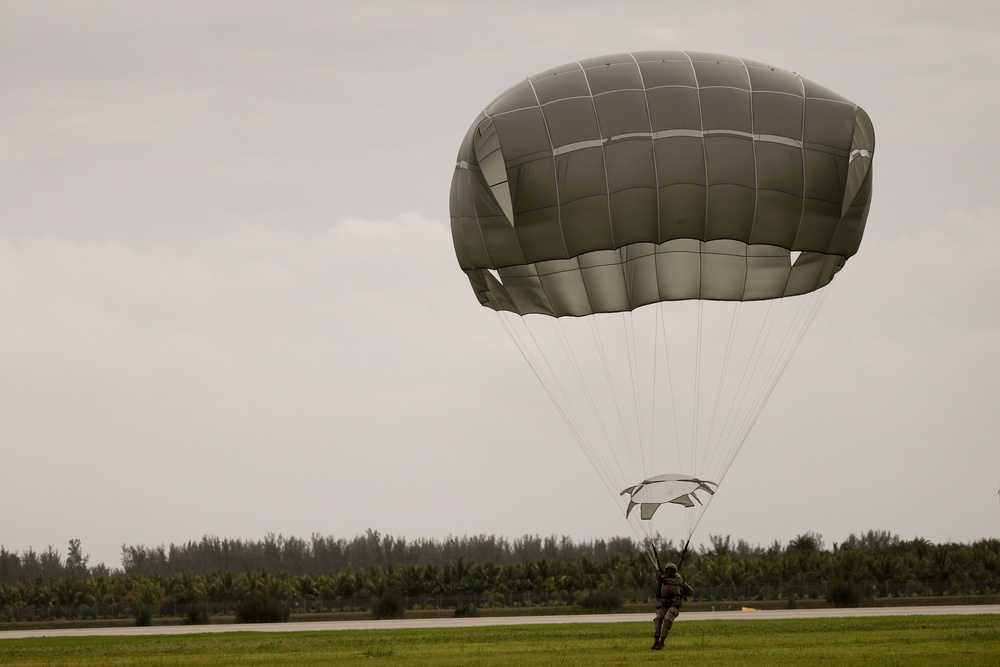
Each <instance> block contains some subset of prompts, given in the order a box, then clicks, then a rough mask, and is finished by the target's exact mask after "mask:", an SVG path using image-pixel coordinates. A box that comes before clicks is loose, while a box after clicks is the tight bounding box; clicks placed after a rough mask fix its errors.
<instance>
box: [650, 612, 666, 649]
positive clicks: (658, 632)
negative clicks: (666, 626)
mask: <svg viewBox="0 0 1000 667" xmlns="http://www.w3.org/2000/svg"><path fill="white" fill-rule="evenodd" d="M666 614H667V608H666V607H657V608H656V616H655V617H654V618H653V648H654V649H657V648H659V647H660V646H662V644H661V643H660V638H661V637H662V636H663V635H664V634H666V633H665V632H663V631H662V628H663V619H664V617H665V616H666Z"/></svg>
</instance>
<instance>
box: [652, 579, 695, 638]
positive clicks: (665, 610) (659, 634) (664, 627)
mask: <svg viewBox="0 0 1000 667" xmlns="http://www.w3.org/2000/svg"><path fill="white" fill-rule="evenodd" d="M692 595H694V589H693V588H691V587H690V586H688V585H687V584H686V583H684V579H683V578H681V575H680V573H679V572H678V571H677V566H676V565H674V564H673V563H667V565H666V567H664V568H663V573H662V574H660V576H659V577H658V578H657V580H656V618H655V619H653V646H652V649H653V650H654V651H659V650H660V649H662V648H663V640H664V639H666V638H667V633H668V632H670V626H672V625H673V624H674V619H675V618H677V615H678V614H680V613H681V604H683V602H684V599H685V598H687V597H690V596H692Z"/></svg>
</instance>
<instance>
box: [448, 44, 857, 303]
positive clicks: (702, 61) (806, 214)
mask: <svg viewBox="0 0 1000 667" xmlns="http://www.w3.org/2000/svg"><path fill="white" fill-rule="evenodd" d="M874 148H875V145H874V131H873V129H872V124H871V121H870V120H869V118H868V116H867V115H866V114H865V112H864V111H863V110H862V109H861V108H859V107H858V106H857V105H855V104H853V103H852V102H850V101H848V100H846V99H845V98H843V97H841V96H840V95H838V94H836V93H834V92H832V91H830V90H828V89H826V88H823V87H822V86H819V85H817V84H815V83H813V82H812V81H810V80H808V79H806V78H804V77H801V76H799V75H797V74H794V73H792V72H787V71H784V70H781V69H778V68H774V67H771V66H769V65H764V64H762V63H757V62H753V61H747V60H741V59H738V58H732V57H728V56H721V55H717V54H709V53H694V52H682V51H655V52H643V53H627V54H616V55H610V56H602V57H599V58H591V59H587V60H581V61H579V62H575V63H570V64H567V65H563V66H560V67H556V68H553V69H551V70H548V71H546V72H542V73H541V74H537V75H535V76H532V77H529V78H528V79H527V80H526V81H522V82H521V83H518V84H517V85H515V86H513V87H512V88H510V89H509V90H507V91H506V92H504V93H503V94H501V95H500V96H499V97H497V98H496V99H495V100H494V101H493V102H491V103H490V104H489V105H487V107H486V109H485V110H484V111H483V112H482V113H481V114H480V115H479V117H478V118H477V119H476V120H475V122H474V123H473V124H472V127H471V128H470V130H469V133H468V134H467V136H466V138H465V140H464V141H463V143H462V146H461V149H460V150H459V155H458V161H457V165H456V169H455V175H454V178H453V180H452V192H451V223H452V236H453V239H454V244H455V251H456V254H457V256H458V261H459V265H460V266H461V268H462V270H463V271H464V272H465V273H466V275H467V276H468V278H469V280H470V282H471V284H472V286H473V289H474V290H475V292H476V294H477V296H478V297H479V300H480V302H481V303H482V304H483V305H485V306H488V307H490V308H494V309H496V310H509V311H513V312H515V313H518V314H522V315H523V314H528V313H542V314H547V315H553V316H564V315H570V316H582V315H589V314H593V313H600V312H623V311H629V310H633V309H635V308H638V307H639V306H642V305H646V304H649V303H656V302H659V301H672V300H682V299H711V300H725V301H750V300H761V299H772V298H778V297H783V296H792V295H797V294H804V293H808V292H811V291H814V290H816V289H819V288H821V287H823V286H825V285H826V284H828V283H829V282H830V280H832V278H833V276H834V274H836V273H837V271H839V270H840V269H841V268H842V267H843V265H844V263H845V262H846V261H847V259H848V258H850V257H851V256H853V255H854V254H855V253H856V252H857V250H858V246H859V244H860V242H861V237H862V234H863V232H864V226H865V221H866V218H867V215H868V209H869V203H870V201H871V178H872V172H871V161H872V157H873V155H874ZM793 258H794V260H793Z"/></svg>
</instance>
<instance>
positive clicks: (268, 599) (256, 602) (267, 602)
mask: <svg viewBox="0 0 1000 667" xmlns="http://www.w3.org/2000/svg"><path fill="white" fill-rule="evenodd" d="M288 615H289V608H288V603H287V602H285V601H284V600H283V599H281V598H278V597H276V596H274V595H271V594H270V593H268V592H266V591H253V592H251V593H247V594H246V595H244V596H243V599H242V600H240V601H239V603H238V604H237V605H236V622H237V623H281V622H284V621H287V620H288Z"/></svg>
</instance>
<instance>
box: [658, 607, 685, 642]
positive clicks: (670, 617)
mask: <svg viewBox="0 0 1000 667" xmlns="http://www.w3.org/2000/svg"><path fill="white" fill-rule="evenodd" d="M666 612H667V613H666V614H665V617H664V619H663V630H662V632H660V633H659V635H660V636H661V637H666V636H667V633H668V632H670V628H672V627H673V625H674V619H676V618H677V616H678V615H680V613H681V610H680V609H678V608H677V607H670V608H669V609H667V610H666Z"/></svg>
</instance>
